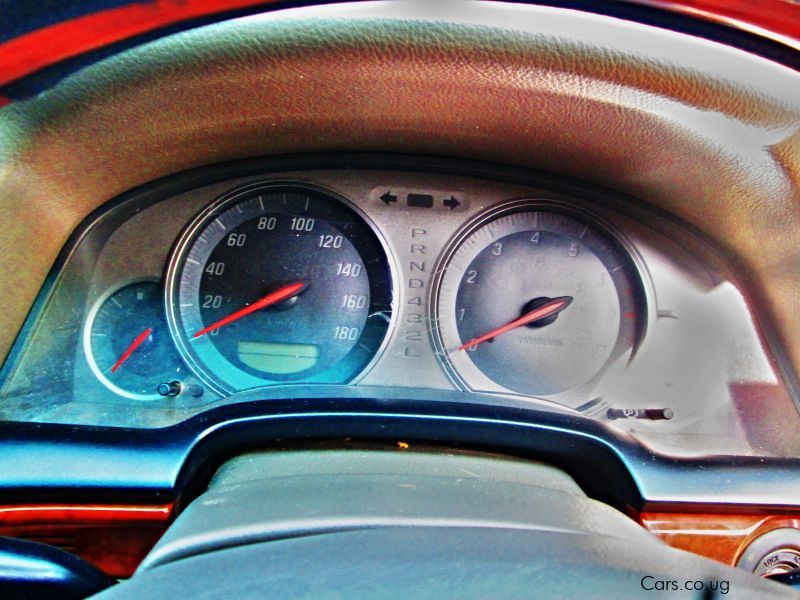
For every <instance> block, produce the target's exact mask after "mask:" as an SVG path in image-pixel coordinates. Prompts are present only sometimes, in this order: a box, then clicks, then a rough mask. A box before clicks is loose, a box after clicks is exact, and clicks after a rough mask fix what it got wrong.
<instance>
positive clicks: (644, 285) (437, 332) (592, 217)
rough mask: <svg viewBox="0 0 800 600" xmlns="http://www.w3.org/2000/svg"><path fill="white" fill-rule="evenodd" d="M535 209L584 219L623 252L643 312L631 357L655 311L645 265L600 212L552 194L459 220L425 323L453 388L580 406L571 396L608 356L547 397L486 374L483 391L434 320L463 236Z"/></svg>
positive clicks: (437, 271) (587, 384)
mask: <svg viewBox="0 0 800 600" xmlns="http://www.w3.org/2000/svg"><path fill="white" fill-rule="evenodd" d="M536 211H543V212H551V213H558V214H563V215H565V216H567V217H571V218H574V219H577V220H579V221H580V222H583V223H586V225H588V226H590V227H592V228H593V229H595V230H596V231H598V232H599V233H600V234H601V235H602V236H603V237H606V238H607V239H609V240H610V241H611V242H612V243H613V244H615V245H617V246H618V249H619V250H620V251H621V253H622V254H623V257H624V258H625V259H626V260H627V261H629V267H630V268H631V269H632V270H633V275H634V276H635V278H636V282H635V283H636V284H638V287H639V290H638V292H639V294H640V297H639V298H637V299H636V300H637V302H638V303H639V304H640V305H641V308H642V311H643V314H642V315H641V316H640V318H639V319H637V331H636V332H635V340H634V343H633V344H632V346H631V349H630V359H632V358H633V356H634V355H635V354H636V352H637V350H638V349H639V348H640V347H641V345H642V344H643V343H644V340H645V338H646V335H647V331H648V330H649V329H650V327H651V326H652V325H653V320H654V319H655V313H656V310H654V306H655V304H654V300H655V292H654V289H653V285H652V281H651V279H650V277H649V274H648V272H647V267H646V265H645V262H644V260H643V258H642V257H641V255H640V254H639V252H638V250H637V249H636V246H635V245H634V244H633V243H632V242H631V241H630V240H628V239H627V237H626V236H625V235H624V234H622V233H621V232H620V231H619V230H618V229H617V228H616V227H614V226H613V225H612V224H611V223H609V222H608V221H607V220H606V219H604V218H603V217H602V216H600V215H598V214H597V213H596V212H595V211H593V210H591V209H590V208H588V207H586V206H585V205H584V204H583V203H581V202H580V201H578V200H574V199H569V200H562V199H556V198H537V197H524V198H514V199H510V200H506V201H504V202H501V203H499V204H496V205H495V206H492V207H491V208H489V209H488V210H485V211H483V212H481V213H480V214H478V215H476V216H475V217H473V218H472V219H470V221H468V222H467V223H466V224H464V225H463V226H462V227H461V228H459V230H458V232H457V233H456V234H455V235H454V236H453V237H452V238H451V239H450V241H449V242H448V243H447V245H446V246H445V249H444V251H443V252H442V254H441V257H440V258H439V260H438V261H437V264H436V269H435V271H434V273H435V275H434V278H433V280H432V282H431V291H430V296H429V303H428V306H429V317H430V319H431V323H432V324H434V326H433V327H431V328H430V331H431V338H432V343H433V346H434V349H435V351H436V355H437V356H439V357H440V360H439V362H440V364H441V366H442V368H443V369H444V371H445V373H446V375H447V377H448V378H449V379H450V381H451V382H452V383H453V384H454V385H455V386H456V387H458V388H459V389H461V390H464V391H469V392H482V393H489V394H491V393H495V394H503V395H510V396H515V397H520V398H533V397H535V398H536V399H537V400H543V401H549V402H554V403H557V404H559V405H563V406H567V407H571V408H574V409H577V410H580V405H581V404H582V403H585V401H586V400H588V398H585V399H584V401H583V402H577V403H575V402H573V399H574V398H580V397H581V394H580V392H581V391H582V390H585V389H586V388H588V387H590V386H594V385H595V384H596V383H597V382H598V381H599V380H600V379H601V378H602V376H603V375H604V374H605V373H606V372H607V370H608V368H609V366H610V365H611V363H612V362H613V357H612V359H609V360H608V361H607V362H606V363H605V364H604V365H603V367H602V368H601V369H600V370H599V371H598V372H597V373H596V374H595V375H594V376H592V378H590V379H589V380H588V381H587V382H585V383H583V384H581V385H580V386H578V387H577V388H572V389H570V390H567V391H565V392H560V393H557V394H552V395H548V396H531V395H529V394H524V393H521V392H519V391H515V390H512V389H509V388H506V387H505V386H503V385H502V384H500V383H498V382H496V381H493V380H491V379H490V378H488V376H485V375H484V377H486V378H487V379H488V380H489V381H492V383H493V384H494V385H493V386H492V388H491V389H484V388H475V387H473V386H472V385H470V382H469V381H468V378H467V377H466V376H465V375H464V374H463V373H462V372H461V371H460V370H459V368H458V367H457V366H456V365H455V364H454V363H453V360H452V358H451V356H450V353H449V352H448V351H447V349H446V347H445V341H444V339H443V337H442V332H441V325H440V320H439V319H440V318H441V317H440V313H439V303H440V300H441V292H442V281H443V279H444V277H445V273H446V270H447V268H448V267H449V265H450V263H451V261H452V259H453V256H454V254H455V253H456V252H457V251H458V249H459V248H461V246H462V244H463V243H464V242H465V241H466V240H467V239H468V238H470V236H472V235H473V234H474V233H476V232H477V231H478V230H479V229H481V228H483V227H485V226H487V225H488V224H489V223H491V222H493V221H496V220H498V219H500V218H502V217H505V216H508V215H511V214H515V213H520V212H536ZM623 355H624V353H623ZM620 356H621V355H620ZM617 358H618V357H617ZM630 359H629V360H630ZM476 368H477V367H476Z"/></svg>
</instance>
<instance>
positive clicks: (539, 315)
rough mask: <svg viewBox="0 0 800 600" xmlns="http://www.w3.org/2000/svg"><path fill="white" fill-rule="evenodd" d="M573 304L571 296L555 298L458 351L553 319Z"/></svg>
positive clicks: (472, 341) (459, 348) (468, 343)
mask: <svg viewBox="0 0 800 600" xmlns="http://www.w3.org/2000/svg"><path fill="white" fill-rule="evenodd" d="M571 303H572V297H570V296H561V297H559V298H553V299H552V300H550V301H549V302H546V303H545V304H542V305H541V306H539V307H538V308H535V309H533V310H532V311H530V312H528V313H526V314H524V315H522V316H521V317H519V318H518V319H514V320H513V321H511V322H510V323H506V324H505V325H501V326H500V327H497V328H496V329H492V330H491V331H490V332H488V333H485V334H483V335H482V336H480V337H476V338H474V339H472V340H470V341H468V342H467V343H466V344H462V345H461V346H459V347H458V348H457V349H456V351H458V350H466V349H467V348H470V347H472V346H477V345H478V344H482V343H483V342H486V341H488V340H491V339H492V338H496V337H497V336H500V335H503V334H504V333H508V332H509V331H512V330H514V329H516V328H517V327H522V326H523V325H529V324H530V323H534V322H536V321H539V320H540V319H546V318H547V317H551V316H553V315H555V314H558V313H560V312H561V311H562V310H564V309H565V308H567V307H568V306H569V305H570V304H571Z"/></svg>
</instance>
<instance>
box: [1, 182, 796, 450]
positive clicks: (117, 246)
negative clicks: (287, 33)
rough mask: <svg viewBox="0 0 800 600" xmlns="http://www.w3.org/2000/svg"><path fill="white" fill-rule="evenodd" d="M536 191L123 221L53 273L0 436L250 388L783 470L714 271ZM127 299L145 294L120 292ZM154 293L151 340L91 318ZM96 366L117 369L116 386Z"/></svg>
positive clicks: (136, 326) (160, 204)
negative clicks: (43, 393)
mask: <svg viewBox="0 0 800 600" xmlns="http://www.w3.org/2000/svg"><path fill="white" fill-rule="evenodd" d="M554 189H557V186H549V185H548V184H547V182H546V181H544V180H543V181H541V182H540V183H537V184H536V185H527V184H526V185H522V184H516V183H504V182H501V181H494V180H486V179H480V178H477V177H476V178H473V177H464V176H453V175H439V174H433V173H415V172H406V171H387V170H375V169H349V170H314V171H289V172H277V173H275V172H270V173H262V174H255V175H252V176H247V177H240V178H236V179H229V180H226V181H218V182H216V183H211V184H208V185H204V186H202V187H199V188H196V189H193V190H190V191H187V192H184V193H181V194H178V195H175V196H172V197H169V198H165V199H161V200H159V201H157V202H154V203H153V202H151V203H149V205H147V206H145V207H143V208H141V209H137V210H133V211H129V212H127V213H125V212H124V210H122V208H124V205H121V207H122V208H117V209H115V210H112V211H110V212H109V213H107V214H106V215H105V216H102V217H100V218H99V220H98V222H96V223H94V224H93V226H92V227H91V228H90V229H89V230H88V232H87V233H86V234H85V235H84V237H83V241H82V242H81V243H79V244H78V246H77V247H76V248H74V249H73V251H72V252H71V254H70V256H69V257H68V259H67V261H66V262H65V263H64V265H63V267H62V269H61V271H60V273H59V275H58V279H57V281H56V283H55V285H54V287H53V288H52V290H51V292H50V295H49V297H48V299H47V301H46V302H45V304H44V308H43V309H42V311H41V313H40V314H39V316H38V319H37V320H36V322H35V324H34V327H33V328H32V329H31V332H30V334H29V338H28V340H27V342H26V345H25V351H24V352H22V353H21V354H20V355H19V357H18V358H17V362H16V365H15V367H14V369H13V371H12V372H11V376H10V377H8V378H7V381H6V382H5V385H4V387H3V390H2V396H3V409H2V411H3V414H2V416H3V417H4V418H13V419H15V420H30V421H41V422H63V423H80V424H97V425H118V426H129V427H159V426H165V425H169V424H172V423H176V422H179V421H181V420H184V419H186V418H188V417H190V416H192V415H194V414H197V413H199V412H202V411H203V410H207V409H208V408H210V407H213V406H219V405H221V404H225V403H232V402H236V401H238V396H237V393H238V392H248V391H252V390H253V389H254V388H257V389H258V393H259V394H260V397H262V398H265V399H269V398H282V397H284V398H285V397H295V398H296V397H298V396H303V397H325V396H326V395H327V396H330V395H339V396H342V397H350V396H353V395H354V394H355V395H358V394H362V395H367V394H368V395H370V396H376V397H385V398H387V400H388V399H391V398H407V399H414V398H417V397H418V398H420V399H426V400H430V399H436V398H437V395H441V396H442V397H444V396H445V395H452V394H453V393H457V394H462V395H463V397H467V396H466V395H469V394H474V395H475V396H474V397H475V401H480V402H483V403H486V402H489V403H496V404H498V405H506V406H525V407H531V408H536V409H540V410H544V411H557V412H564V413H568V414H574V415H576V416H584V417H587V418H591V419H596V420H599V421H603V422H605V423H607V424H608V426H609V427H614V428H617V429H620V430H623V431H625V432H627V433H630V434H631V435H633V436H635V437H636V438H637V439H639V440H640V441H643V442H645V443H647V444H648V445H650V446H651V447H653V448H654V449H657V450H660V451H664V452H667V453H672V454H676V455H697V454H706V453H724V454H763V455H792V456H795V455H797V453H798V452H800V448H795V447H794V446H793V444H797V442H796V441H795V442H792V441H791V440H778V441H776V442H774V443H773V442H772V441H770V439H769V436H767V435H765V434H764V433H763V431H764V428H765V427H766V424H767V423H766V421H765V417H764V416H763V415H761V414H759V411H758V407H757V402H756V400H754V398H755V397H761V398H763V397H764V394H767V395H769V396H770V397H771V398H773V399H774V400H773V405H772V406H773V407H776V410H779V411H783V412H782V413H781V418H782V419H784V420H788V421H798V418H799V417H798V412H797V410H796V408H795V406H794V404H793V401H792V399H791V396H790V392H789V390H788V387H787V386H786V384H785V382H784V380H783V379H782V377H781V375H780V373H779V372H778V371H777V369H776V366H775V364H776V363H775V360H774V358H773V355H772V353H771V350H770V348H768V347H766V346H765V344H764V342H763V340H764V339H765V335H764V334H765V332H764V331H762V330H761V329H760V326H759V323H758V319H757V315H755V314H754V311H753V307H752V306H750V305H749V304H748V302H747V301H746V295H745V293H744V292H743V289H742V286H741V285H740V284H739V283H738V281H737V279H736V277H735V275H734V274H733V273H732V271H731V270H730V269H729V267H728V266H727V264H726V262H725V260H724V259H723V258H721V257H720V255H719V254H718V253H717V252H716V250H714V249H713V248H712V247H711V246H709V245H708V244H707V243H705V242H704V241H702V240H701V239H700V238H699V237H697V236H695V235H694V234H691V233H689V232H688V231H687V230H685V229H683V228H682V227H681V224H680V223H677V222H676V221H673V220H669V219H666V218H664V217H663V216H659V215H657V213H655V212H652V211H648V209H647V208H645V207H643V206H641V205H640V206H636V205H634V204H632V203H630V202H627V201H623V200H619V199H614V198H613V197H612V196H610V195H609V194H607V193H604V194H592V193H591V190H590V189H589V192H587V193H582V192H580V191H574V190H573V191H571V192H570V193H569V194H567V193H564V192H563V191H562V192H558V191H554ZM560 189H562V190H563V189H564V188H563V187H562V188H560ZM576 189H577V188H576ZM242 190H245V192H242ZM281 194H283V196H281ZM115 215H116V216H115ZM120 215H121V216H120ZM262 225H263V227H262ZM204 246H207V247H204ZM284 250H285V253H283V252H284ZM282 253H283V254H282ZM87 256H88V257H89V260H87ZM87 265H89V266H87ZM315 266H316V267H318V268H317V270H314V267H315ZM353 273H356V275H355V276H354V277H353ZM137 282H149V283H148V284H147V285H144V284H142V285H143V287H142V288H141V289H138V288H136V287H126V286H131V285H133V284H136V283H137ZM153 282H157V284H158V285H159V286H160V288H159V289H160V290H161V293H162V297H161V299H162V300H163V304H162V305H161V307H162V308H163V309H164V315H159V316H158V318H153V319H152V321H153V323H157V325H153V326H151V325H150V324H149V322H142V323H139V322H135V323H134V322H133V321H134V320H135V319H132V318H130V315H129V316H128V317H127V322H125V323H124V327H123V326H122V324H121V323H118V322H116V321H115V320H114V318H112V317H113V316H114V314H116V313H117V312H119V313H120V314H123V315H124V314H127V313H126V312H125V311H126V309H125V308H118V307H116V306H111V305H109V304H108V303H109V301H110V299H111V300H113V299H114V297H115V296H114V293H115V292H116V293H119V292H117V291H118V290H126V289H127V292H125V293H124V294H123V296H122V297H121V299H122V300H124V301H126V302H128V301H130V302H132V303H134V304H135V303H136V302H145V301H147V302H148V303H149V301H150V300H151V298H150V295H151V294H150V287H152V285H153ZM370 285H371V286H372V287H370ZM75 290H79V293H76V291H75ZM137 294H138V295H137ZM282 294H283V295H282ZM140 296H141V298H140ZM117 300H118V301H119V300H120V298H117ZM206 300H207V301H208V302H207V304H208V306H204V304H203V303H205V302H206ZM195 303H199V305H195V306H190V305H193V304H195ZM258 303H261V304H258ZM255 305H258V309H255V308H250V307H253V306H255ZM148 306H149V304H148ZM112 309H113V310H112ZM64 314H71V315H75V317H74V322H73V321H67V322H65V321H64V318H63V315H64ZM98 315H101V316H102V318H98ZM162 317H163V319H162ZM164 320H166V321H169V323H168V326H167V325H165V322H164ZM370 320H372V321H370ZM370 322H372V323H373V324H374V325H373V326H372V329H371V330H370V325H369V323H370ZM220 323H222V324H221V325H220ZM297 328H301V329H300V330H299V332H298V329H297ZM303 328H305V329H303ZM73 329H74V331H75V332H77V333H75V334H74V333H73ZM140 329H141V331H140ZM368 330H370V331H371V333H370V335H371V337H369V339H367V337H363V336H367V331H368ZM119 332H122V333H119ZM306 332H308V333H306ZM123 333H124V336H125V337H126V339H125V340H122V341H120V340H116V341H115V342H114V343H113V344H109V343H105V344H103V343H102V342H104V341H105V340H104V339H103V336H104V335H108V334H113V335H117V336H119V335H123ZM145 334H147V335H145ZM73 336H74V337H75V339H76V340H78V341H77V342H73V341H72V340H73ZM165 336H166V337H167V338H168V339H170V340H171V343H172V344H173V348H167V349H166V350H165V349H164V348H163V341H164V339H165ZM127 338H131V339H130V340H128V339H127ZM198 339H199V340H200V342H197V341H196V340H198ZM56 344H58V345H59V346H60V347H62V348H69V349H70V350H69V355H68V356H66V357H65V363H66V364H67V365H68V366H67V367H66V368H65V369H64V370H63V372H59V373H56V374H53V373H50V375H51V378H53V381H49V382H47V383H46V385H51V386H54V385H62V386H63V388H64V390H65V391H64V392H63V394H62V395H61V396H60V397H59V400H58V401H56V402H49V403H47V404H44V403H41V402H39V401H37V400H36V394H35V392H36V390H37V386H40V385H45V383H42V381H41V369H42V364H43V361H45V360H52V353H53V352H54V350H53V348H54V345H56ZM201 344H202V345H201ZM87 348H89V350H88V351H87ZM131 348H133V350H132V351H131V354H130V355H129V356H127V357H126V356H125V354H126V352H128V350H131ZM148 348H149V350H147V349H148ZM172 349H175V350H176V352H178V353H179V354H180V356H181V360H182V362H181V360H179V361H178V364H174V365H173V362H174V361H173V358H172V354H171V350H172ZM145 350H147V351H148V352H150V353H151V355H152V356H154V357H155V358H156V359H157V362H158V365H153V369H151V370H150V371H148V369H147V365H145V364H144V363H143V362H142V360H143V358H146V355H145V354H144V352H145ZM167 350H169V352H168V351H167ZM48 352H49V353H50V356H49V358H48ZM62 352H63V350H62ZM137 353H141V354H137ZM162 355H163V356H162ZM164 357H167V358H164ZM123 359H124V360H123ZM120 361H121V362H120ZM171 361H172V362H171ZM118 363H119V364H118ZM115 366H116V367H117V370H115V373H117V372H124V371H125V368H126V367H134V368H132V369H131V370H130V371H129V372H128V374H127V375H126V378H125V379H119V380H118V381H116V382H115V380H114V379H113V377H111V371H110V370H111V369H112V368H114V367H115ZM156 367H158V368H156ZM106 371H108V372H106ZM162 371H163V372H162ZM98 372H99V373H100V375H99V376H98ZM165 373H166V374H165ZM239 375H241V377H239ZM153 377H154V378H155V379H153ZM59 378H60V379H59ZM159 378H161V379H164V381H160V379H159ZM142 386H145V387H142ZM148 386H149V387H148ZM159 386H160V387H159ZM170 386H172V387H170ZM260 386H264V387H260ZM128 387H129V388H130V389H129V390H128V389H127V388H128ZM151 388H152V389H151ZM248 397H252V394H251V396H248ZM448 397H452V396H448ZM745 416H746V418H745ZM798 425H800V423H798Z"/></svg>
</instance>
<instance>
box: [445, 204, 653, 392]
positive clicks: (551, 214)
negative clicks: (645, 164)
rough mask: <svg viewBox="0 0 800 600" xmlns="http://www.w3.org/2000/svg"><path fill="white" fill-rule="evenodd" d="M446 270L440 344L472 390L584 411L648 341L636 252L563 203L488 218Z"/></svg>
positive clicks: (467, 236) (519, 207)
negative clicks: (597, 387) (603, 379)
mask: <svg viewBox="0 0 800 600" xmlns="http://www.w3.org/2000/svg"><path fill="white" fill-rule="evenodd" d="M437 271H438V272H439V273H440V278H439V280H438V287H437V288H436V294H435V296H436V297H435V298H434V302H433V305H434V311H435V313H434V315H433V317H434V322H435V323H437V325H438V327H437V329H436V330H435V332H434V334H435V339H436V342H437V344H438V346H439V351H440V353H441V354H442V355H443V356H444V358H445V359H446V366H447V367H448V369H449V370H450V373H451V374H452V375H453V377H454V378H455V379H456V380H457V382H459V383H461V384H462V385H463V386H464V387H467V388H468V389H473V390H480V391H498V392H504V393H517V394H523V395H527V396H537V397H548V398H553V399H557V400H558V401H560V402H563V403H565V404H578V403H581V402H583V401H585V400H587V399H588V398H587V397H586V393H588V391H590V389H591V388H592V386H593V384H594V383H596V382H597V381H598V378H599V377H600V376H601V375H602V374H603V373H604V372H605V370H606V369H607V368H608V367H609V366H610V365H611V364H612V363H613V362H614V361H616V360H617V359H621V358H622V359H624V357H626V356H628V357H629V356H631V353H632V352H633V350H634V349H635V348H636V346H637V344H638V342H639V341H640V339H641V337H642V335H643V331H644V325H645V323H646V317H647V306H646V303H645V301H644V298H645V293H644V287H643V283H642V279H641V277H640V274H639V271H638V269H637V266H636V262H635V259H634V257H633V254H632V250H629V249H627V248H626V247H625V245H624V244H623V242H621V241H620V239H619V238H618V237H617V236H615V235H613V234H612V233H611V232H610V231H609V230H608V229H607V228H606V227H605V226H603V225H602V224H600V223H599V222H598V221H597V220H596V219H594V218H593V217H591V216H590V215H588V214H583V213H582V212H580V211H576V210H574V209H571V208H568V207H566V206H562V205H560V204H558V203H555V202H544V201H542V202H537V201H527V200H523V201H517V202H512V203H510V204H507V205H504V206H501V207H500V208H498V209H495V210H493V211H491V212H490V213H488V214H486V215H484V216H482V217H481V218H479V219H478V220H477V221H476V222H475V223H473V224H472V225H471V226H469V227H468V228H467V229H466V231H465V232H464V233H463V234H462V236H460V237H459V238H458V239H457V240H456V241H455V242H454V244H453V245H452V247H451V248H450V250H449V252H448V253H447V254H446V256H445V258H444V263H443V265H442V266H441V267H440V268H439V269H437Z"/></svg>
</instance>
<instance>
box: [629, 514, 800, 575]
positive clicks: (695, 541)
mask: <svg viewBox="0 0 800 600" xmlns="http://www.w3.org/2000/svg"><path fill="white" fill-rule="evenodd" d="M639 522H640V523H641V524H642V525H643V526H644V527H645V528H646V529H648V530H649V531H650V532H652V533H653V534H655V535H656V536H658V537H659V538H661V540H663V541H664V542H666V543H667V544H669V545H670V546H672V547H674V548H679V549H681V550H686V551H688V552H692V553H694V554H699V555H701V556H705V557H708V558H711V559H713V560H716V561H719V562H721V563H725V564H727V565H731V566H735V565H736V563H737V562H738V560H739V557H740V556H741V555H742V552H744V550H745V548H747V546H748V545H749V544H750V543H751V542H752V541H753V540H755V539H756V538H758V537H761V536H762V535H764V534H765V533H767V532H769V531H772V530H773V529H780V528H783V527H791V528H795V529H800V511H797V512H795V513H793V514H735V513H724V514H722V513H716V514H715V513H710V512H708V513H673V512H643V513H642V514H641V515H639Z"/></svg>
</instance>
